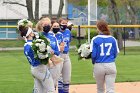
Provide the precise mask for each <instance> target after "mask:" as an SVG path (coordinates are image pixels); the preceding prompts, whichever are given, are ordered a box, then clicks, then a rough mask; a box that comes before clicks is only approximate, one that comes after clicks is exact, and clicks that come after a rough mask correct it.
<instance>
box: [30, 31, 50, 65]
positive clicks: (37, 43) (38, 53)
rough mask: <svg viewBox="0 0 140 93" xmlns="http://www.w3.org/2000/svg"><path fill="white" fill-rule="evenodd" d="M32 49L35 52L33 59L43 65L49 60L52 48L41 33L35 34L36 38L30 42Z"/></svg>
mask: <svg viewBox="0 0 140 93" xmlns="http://www.w3.org/2000/svg"><path fill="white" fill-rule="evenodd" d="M32 49H33V50H34V53H35V59H37V60H39V61H40V62H41V63H42V64H45V65H46V64H47V63H48V62H49V58H50V57H51V51H52V49H51V47H50V45H49V41H48V40H47V38H46V37H45V36H44V35H43V34H42V33H39V34H38V35H37V34H36V39H34V40H33V42H32Z"/></svg>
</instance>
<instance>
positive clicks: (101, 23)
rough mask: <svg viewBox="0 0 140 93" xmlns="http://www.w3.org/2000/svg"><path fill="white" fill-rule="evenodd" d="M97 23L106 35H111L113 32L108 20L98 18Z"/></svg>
mask: <svg viewBox="0 0 140 93" xmlns="http://www.w3.org/2000/svg"><path fill="white" fill-rule="evenodd" d="M96 25H97V28H98V29H99V31H100V32H102V33H103V34H104V35H110V34H111V33H110V31H109V28H108V24H107V22H106V21H104V20H98V21H97V23H96Z"/></svg>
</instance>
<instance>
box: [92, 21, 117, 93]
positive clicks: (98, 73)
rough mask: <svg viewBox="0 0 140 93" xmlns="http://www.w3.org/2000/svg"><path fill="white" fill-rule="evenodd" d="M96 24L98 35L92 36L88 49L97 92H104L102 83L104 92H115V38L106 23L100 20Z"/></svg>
mask: <svg viewBox="0 0 140 93" xmlns="http://www.w3.org/2000/svg"><path fill="white" fill-rule="evenodd" d="M96 25H97V30H98V32H99V35H97V36H95V37H93V38H92V40H91V46H90V51H91V52H92V63H93V64H94V70H93V73H94V76H95V80H96V83H97V93H104V91H105V87H104V84H105V85H106V93H115V91H114V83H115V78H116V73H117V71H116V65H115V59H116V57H117V54H118V53H119V48H118V45H117V41H116V39H115V38H114V37H113V36H111V35H110V31H109V28H108V25H107V23H106V22H105V21H103V20H100V21H97V23H96Z"/></svg>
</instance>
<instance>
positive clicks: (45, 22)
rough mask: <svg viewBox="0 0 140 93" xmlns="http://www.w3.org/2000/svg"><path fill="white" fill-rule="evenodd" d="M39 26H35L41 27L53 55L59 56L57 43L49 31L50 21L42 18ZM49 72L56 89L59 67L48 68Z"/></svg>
mask: <svg viewBox="0 0 140 93" xmlns="http://www.w3.org/2000/svg"><path fill="white" fill-rule="evenodd" d="M40 24H42V25H41V26H37V27H38V28H41V27H42V30H41V31H43V32H42V33H43V34H44V35H45V36H46V38H47V39H49V41H50V46H51V48H52V50H53V53H54V55H57V56H59V54H60V48H59V44H58V41H57V39H56V37H55V35H54V33H53V32H51V31H50V29H51V21H50V19H49V18H47V17H46V18H42V19H41V20H40V23H39V24H38V25H40ZM49 70H50V72H51V75H52V77H53V81H54V87H56V85H57V81H58V78H59V76H60V67H59V65H56V66H53V67H49Z"/></svg>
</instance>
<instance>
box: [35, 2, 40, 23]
mask: <svg viewBox="0 0 140 93" xmlns="http://www.w3.org/2000/svg"><path fill="white" fill-rule="evenodd" d="M37 20H39V0H36V1H35V21H37Z"/></svg>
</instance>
